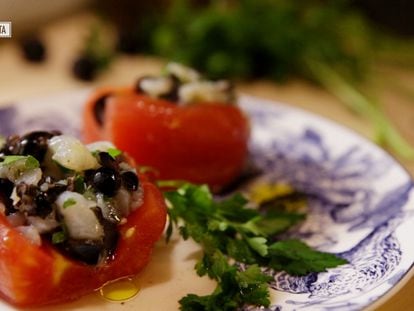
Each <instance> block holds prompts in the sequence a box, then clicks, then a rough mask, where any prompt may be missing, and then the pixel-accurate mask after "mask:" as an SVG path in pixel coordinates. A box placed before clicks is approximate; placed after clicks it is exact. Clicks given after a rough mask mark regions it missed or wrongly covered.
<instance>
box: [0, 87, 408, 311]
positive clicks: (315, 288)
mask: <svg viewBox="0 0 414 311" xmlns="http://www.w3.org/2000/svg"><path fill="white" fill-rule="evenodd" d="M88 94H89V91H81V92H76V93H70V94H64V95H59V96H56V97H53V98H47V99H43V100H42V99H41V100H30V101H25V102H21V103H18V104H15V105H10V106H6V107H1V108H0V133H1V134H3V135H8V134H12V133H20V134H21V133H25V132H27V131H30V130H34V129H60V130H62V131H63V132H66V133H70V134H74V135H79V133H80V125H81V119H80V116H81V111H82V105H83V103H84V102H85V99H86V98H87V96H88ZM240 105H241V107H242V108H243V109H244V110H245V111H246V112H247V114H248V115H249V116H250V118H251V121H252V139H251V143H250V155H251V156H250V158H251V161H252V163H253V165H254V166H255V167H257V168H259V169H260V170H261V171H262V172H264V173H263V174H262V175H261V176H259V177H258V178H260V179H264V180H266V181H269V182H285V183H288V184H290V185H292V186H294V188H296V189H297V190H299V191H301V192H304V193H306V194H308V195H309V197H310V202H309V205H310V207H309V209H310V211H309V216H308V218H307V220H306V221H305V222H304V223H303V224H302V225H300V226H299V227H298V228H297V229H296V230H295V231H294V232H292V234H293V235H294V236H296V237H299V238H301V239H303V240H304V241H306V242H307V243H308V244H310V245H312V246H313V247H316V248H318V249H320V250H323V251H328V252H331V253H335V254H338V255H339V256H341V257H344V258H346V259H347V260H348V261H349V264H346V265H343V266H340V267H338V268H335V269H330V270H329V271H328V272H325V273H318V274H316V273H314V274H310V275H308V276H305V277H292V276H289V275H287V274H285V273H273V272H271V271H270V272H269V273H272V274H273V275H274V281H273V282H272V283H271V284H270V285H271V287H272V288H273V289H274V291H272V306H271V307H270V308H269V309H266V310H283V311H284V310H312V311H313V310H361V309H363V308H365V307H367V306H369V305H372V304H373V303H374V302H375V301H377V300H378V299H380V298H381V297H383V296H384V295H386V294H387V293H389V292H390V291H391V289H393V288H394V287H395V286H396V285H397V283H399V282H400V281H401V280H402V279H403V278H404V277H405V276H407V275H408V274H409V270H410V269H411V267H412V265H413V262H414V246H413V245H414V244H413V243H412V228H413V226H414V190H413V181H412V180H411V178H410V176H409V174H408V173H407V172H406V171H405V170H404V169H403V168H402V167H401V166H400V165H399V164H398V163H397V162H396V161H395V160H394V159H393V158H391V157H390V156H389V155H388V154H387V153H386V152H384V151H383V150H381V149H380V148H378V147H377V146H375V145H374V144H372V143H370V142H369V141H367V140H366V139H364V138H361V137H360V136H358V135H357V134H355V133H354V132H352V131H350V130H348V129H346V128H343V127H341V126H339V125H336V124H334V123H332V122H330V121H327V120H325V119H323V118H320V117H318V116H315V115H312V114H309V113H306V112H304V111H301V110H297V109H294V108H292V107H289V106H285V105H282V104H278V103H274V102H269V101H264V100H261V99H258V98H253V97H247V96H242V97H241V98H240ZM198 255H199V253H198V248H197V245H195V244H194V243H192V242H191V241H186V242H183V241H180V240H179V239H178V238H177V239H175V240H174V241H173V243H172V244H169V245H167V246H166V245H165V244H164V243H163V242H160V243H159V244H158V246H157V248H156V250H155V252H154V254H153V260H152V261H151V263H150V265H149V266H148V268H147V269H146V270H145V271H144V272H143V273H142V274H141V275H140V276H139V277H138V278H137V279H136V282H138V283H139V284H140V287H141V292H140V293H139V294H138V295H137V297H135V298H134V299H131V300H129V301H125V302H123V303H122V304H121V303H111V302H107V301H105V300H103V299H102V298H101V297H99V295H89V296H86V297H85V298H83V299H80V300H79V301H76V302H74V303H70V304H66V305H65V306H59V309H61V308H62V307H64V308H68V309H72V308H74V309H75V308H76V309H77V310H102V309H104V310H105V309H107V310H117V309H118V308H119V309H120V310H126V309H128V310H138V309H141V310H177V309H178V303H177V301H178V300H179V299H180V298H181V297H182V296H184V295H185V294H187V293H190V292H192V293H197V294H207V293H209V292H210V291H211V290H212V288H213V286H214V284H213V283H212V282H211V281H209V280H207V279H206V278H199V277H197V276H196V275H195V272H194V270H193V265H194V263H195V260H196V258H197V256H198ZM406 278H407V277H406ZM406 278H405V279H406ZM0 282H1V280H0ZM0 309H1V310H3V309H4V310H6V309H7V310H8V309H10V310H13V309H12V308H11V307H9V306H6V305H1V304H0ZM48 309H50V310H52V309H54V307H51V308H48ZM43 310H45V309H43ZM246 310H250V308H246ZM252 310H253V309H252Z"/></svg>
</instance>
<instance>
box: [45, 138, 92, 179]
mask: <svg viewBox="0 0 414 311" xmlns="http://www.w3.org/2000/svg"><path fill="white" fill-rule="evenodd" d="M49 148H50V150H51V151H52V153H53V155H52V159H53V160H55V161H56V162H58V163H59V164H60V165H62V166H64V167H66V168H68V169H71V170H74V171H78V172H80V171H84V170H88V169H96V168H98V167H99V163H98V161H97V160H96V159H95V157H94V156H93V155H92V154H91V152H90V151H89V149H88V148H86V146H85V145H84V144H82V143H81V142H80V141H79V140H78V139H76V138H74V137H72V136H67V135H60V136H54V137H52V138H51V139H50V140H49Z"/></svg>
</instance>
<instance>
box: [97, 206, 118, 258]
mask: <svg viewBox="0 0 414 311" xmlns="http://www.w3.org/2000/svg"><path fill="white" fill-rule="evenodd" d="M93 211H94V212H95V215H96V217H97V218H98V220H99V222H100V223H101V225H102V227H103V230H104V237H103V248H102V251H101V258H105V259H106V258H108V257H111V256H112V255H113V253H114V252H115V249H116V246H117V244H118V240H119V231H118V225H117V223H116V222H112V221H109V220H108V219H105V218H104V217H103V215H102V211H101V209H99V208H95V209H93Z"/></svg>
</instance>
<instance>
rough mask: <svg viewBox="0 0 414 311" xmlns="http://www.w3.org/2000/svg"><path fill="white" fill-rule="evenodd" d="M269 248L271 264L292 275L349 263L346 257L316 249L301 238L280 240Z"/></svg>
mask: <svg viewBox="0 0 414 311" xmlns="http://www.w3.org/2000/svg"><path fill="white" fill-rule="evenodd" d="M268 250H269V254H270V258H271V259H270V261H269V266H270V267H272V268H273V269H275V270H284V271H286V272H287V273H289V274H292V275H306V274H308V273H311V272H323V271H326V269H327V268H333V267H336V266H339V265H343V264H346V263H347V261H346V260H345V259H342V258H339V257H337V256H335V255H333V254H328V253H322V252H319V251H316V250H314V249H312V248H310V247H309V246H308V245H306V244H305V243H303V242H301V241H299V240H284V241H278V242H276V243H274V244H272V245H270V246H269V248H268Z"/></svg>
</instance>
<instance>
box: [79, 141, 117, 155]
mask: <svg viewBox="0 0 414 311" xmlns="http://www.w3.org/2000/svg"><path fill="white" fill-rule="evenodd" d="M86 148H88V150H89V151H90V152H94V151H102V152H107V151H108V150H109V149H112V148H116V147H115V145H114V144H113V143H111V142H110V141H106V140H101V141H96V142H94V143H90V144H88V145H86Z"/></svg>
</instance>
